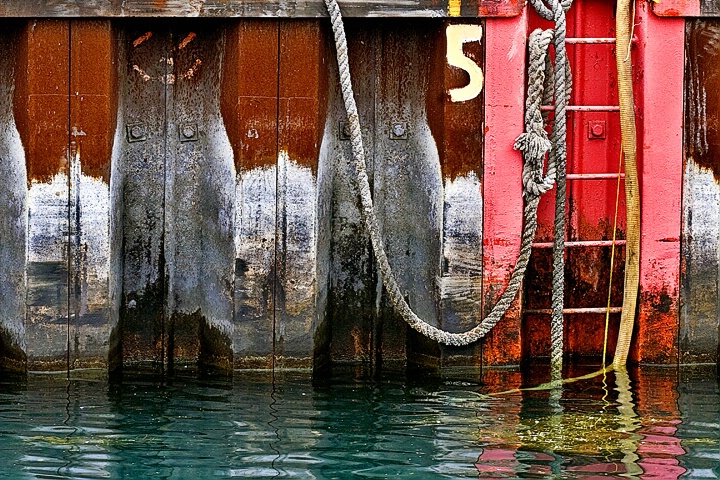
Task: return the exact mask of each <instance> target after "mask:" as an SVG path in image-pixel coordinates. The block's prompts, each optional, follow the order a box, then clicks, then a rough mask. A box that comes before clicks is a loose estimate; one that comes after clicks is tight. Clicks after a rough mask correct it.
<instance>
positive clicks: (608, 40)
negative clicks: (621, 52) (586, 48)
mask: <svg viewBox="0 0 720 480" xmlns="http://www.w3.org/2000/svg"><path fill="white" fill-rule="evenodd" d="M565 43H567V44H569V45H577V44H578V43H585V44H587V43H589V44H595V43H615V38H614V37H572V38H566V39H565Z"/></svg>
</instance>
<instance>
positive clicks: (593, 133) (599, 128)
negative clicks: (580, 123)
mask: <svg viewBox="0 0 720 480" xmlns="http://www.w3.org/2000/svg"><path fill="white" fill-rule="evenodd" d="M588 138H589V139H591V140H592V139H600V140H602V139H604V138H605V120H591V121H590V122H589V123H588Z"/></svg>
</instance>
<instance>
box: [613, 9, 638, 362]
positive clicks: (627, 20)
mask: <svg viewBox="0 0 720 480" xmlns="http://www.w3.org/2000/svg"><path fill="white" fill-rule="evenodd" d="M630 2H631V0H618V4H617V15H616V20H615V32H616V37H615V38H616V44H615V60H616V63H617V70H618V96H619V99H620V131H621V134H622V153H623V156H624V157H625V203H626V208H627V234H626V238H627V244H626V247H625V293H624V297H623V309H622V316H621V317H620V332H619V333H618V341H617V347H616V349H615V359H614V361H613V365H614V366H615V368H618V367H621V366H623V365H625V364H626V363H627V357H628V352H629V351H630V340H631V339H632V331H633V324H634V323H635V307H636V305H637V295H638V283H639V279H640V188H639V185H638V173H637V161H636V160H637V151H636V143H637V138H636V133H635V102H634V100H633V87H632V60H631V59H630V55H628V52H629V51H630V41H631V33H630V29H631V25H632V22H634V21H635V19H634V18H631V17H630Z"/></svg>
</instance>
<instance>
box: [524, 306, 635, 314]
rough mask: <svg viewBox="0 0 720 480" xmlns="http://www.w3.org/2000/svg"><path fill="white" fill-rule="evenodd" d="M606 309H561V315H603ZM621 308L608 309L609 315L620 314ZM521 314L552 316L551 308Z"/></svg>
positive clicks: (525, 311) (526, 311)
mask: <svg viewBox="0 0 720 480" xmlns="http://www.w3.org/2000/svg"><path fill="white" fill-rule="evenodd" d="M607 310H608V309H607V307H585V308H563V313H564V314H567V315H574V314H581V313H605V312H607ZM620 312H622V307H610V313H620ZM523 313H525V314H527V315H552V309H551V308H538V309H535V310H524V311H523Z"/></svg>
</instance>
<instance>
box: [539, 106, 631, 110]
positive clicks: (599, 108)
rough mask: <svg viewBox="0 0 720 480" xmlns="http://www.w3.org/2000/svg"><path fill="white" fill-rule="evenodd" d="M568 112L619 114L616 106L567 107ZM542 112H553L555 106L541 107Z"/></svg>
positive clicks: (618, 108)
mask: <svg viewBox="0 0 720 480" xmlns="http://www.w3.org/2000/svg"><path fill="white" fill-rule="evenodd" d="M566 109H567V111H568V112H619V111H620V107H619V106H617V105H568V106H567V107H566ZM540 110H542V111H543V112H553V111H555V105H543V106H541V107H540Z"/></svg>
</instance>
